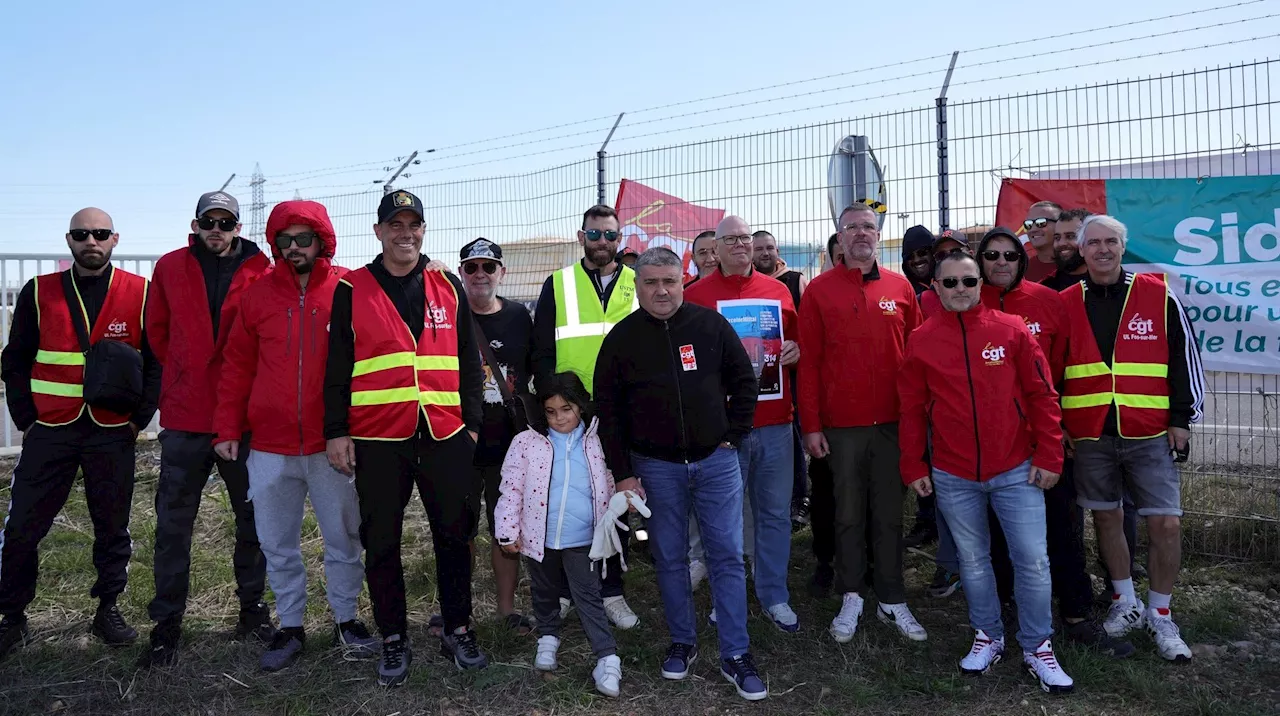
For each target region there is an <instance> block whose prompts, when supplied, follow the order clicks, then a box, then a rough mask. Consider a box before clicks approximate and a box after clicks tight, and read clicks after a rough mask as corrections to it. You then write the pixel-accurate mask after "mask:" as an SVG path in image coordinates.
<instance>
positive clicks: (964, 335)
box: [956, 313, 982, 482]
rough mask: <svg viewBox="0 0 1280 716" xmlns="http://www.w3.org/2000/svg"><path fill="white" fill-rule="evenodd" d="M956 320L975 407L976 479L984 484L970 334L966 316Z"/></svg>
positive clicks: (972, 403) (972, 402)
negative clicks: (970, 357)
mask: <svg viewBox="0 0 1280 716" xmlns="http://www.w3.org/2000/svg"><path fill="white" fill-rule="evenodd" d="M956 320H958V321H960V342H961V345H962V346H963V347H964V372H965V375H966V376H968V378H969V403H970V405H972V406H973V447H974V450H975V452H974V455H975V456H976V457H975V462H976V465H977V471H976V472H974V479H975V480H977V481H978V482H982V440H980V439H979V438H978V397H977V396H976V395H974V392H973V366H972V365H970V363H969V333H968V331H966V330H965V327H964V314H962V313H957V314H956Z"/></svg>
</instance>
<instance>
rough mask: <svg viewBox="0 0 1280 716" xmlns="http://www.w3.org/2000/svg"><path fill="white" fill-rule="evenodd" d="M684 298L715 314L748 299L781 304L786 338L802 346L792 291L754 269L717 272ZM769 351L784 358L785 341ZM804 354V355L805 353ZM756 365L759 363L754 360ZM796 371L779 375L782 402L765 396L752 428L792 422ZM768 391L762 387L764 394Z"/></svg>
mask: <svg viewBox="0 0 1280 716" xmlns="http://www.w3.org/2000/svg"><path fill="white" fill-rule="evenodd" d="M684 298H685V300H686V301H688V302H689V303H694V304H697V305H699V306H703V307H705V308H710V309H711V310H713V311H719V310H720V306H719V302H720V301H735V300H738V299H744V298H763V299H769V300H771V301H778V302H779V303H781V304H782V337H783V338H784V339H785V340H788V341H797V342H799V340H798V339H799V336H797V335H796V331H798V330H799V318H798V317H797V315H796V307H795V305H794V304H793V303H792V301H791V290H790V289H788V288H787V285H786V284H785V283H783V282H781V281H779V280H778V279H776V278H772V277H770V276H766V275H764V274H762V273H760V272H759V271H756V270H754V269H752V271H751V273H750V274H749V275H747V276H725V275H724V274H723V273H721V272H720V271H715V272H713V273H711V274H709V275H708V276H707V277H706V278H704V279H702V280H701V281H698V282H697V283H695V284H693V285H692V286H688V287H686V288H685V292H684ZM730 322H731V323H732V321H730ZM743 343H744V346H746V347H747V353H748V354H754V350H753V347H752V346H750V345H747V342H746V341H744V342H743ZM769 350H770V351H771V352H772V353H773V354H774V355H779V356H780V355H781V352H782V344H781V341H779V342H778V345H776V346H769ZM801 353H802V354H803V351H801ZM753 362H755V361H754V359H753ZM792 370H794V366H791V367H785V368H783V369H782V370H781V371H779V372H778V378H779V381H778V382H779V383H780V384H781V385H780V389H781V391H782V392H781V393H780V394H779V395H780V398H777V399H772V400H766V399H764V398H765V395H766V394H765V393H763V392H762V394H761V399H760V400H757V401H756V416H755V421H754V422H753V423H752V426H751V427H753V428H764V427H768V426H770V425H787V424H789V423H790V422H791V415H792V412H791V386H789V385H788V383H790V382H791V371H792ZM756 377H757V378H760V377H761V372H760V368H757V369H756ZM768 387H769V386H764V385H762V386H761V388H762V390H763V389H767V388H768Z"/></svg>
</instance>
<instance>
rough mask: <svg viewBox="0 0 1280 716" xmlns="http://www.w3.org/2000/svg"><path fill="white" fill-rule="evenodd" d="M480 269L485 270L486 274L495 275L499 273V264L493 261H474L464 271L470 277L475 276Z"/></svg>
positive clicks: (464, 267)
mask: <svg viewBox="0 0 1280 716" xmlns="http://www.w3.org/2000/svg"><path fill="white" fill-rule="evenodd" d="M480 269H484V272H485V273H487V274H495V273H497V272H498V264H497V263H496V262H493V261H472V262H471V263H469V264H465V265H463V267H462V270H463V271H466V272H467V275H468V276H470V275H472V274H474V273H475V272H476V271H479V270H480Z"/></svg>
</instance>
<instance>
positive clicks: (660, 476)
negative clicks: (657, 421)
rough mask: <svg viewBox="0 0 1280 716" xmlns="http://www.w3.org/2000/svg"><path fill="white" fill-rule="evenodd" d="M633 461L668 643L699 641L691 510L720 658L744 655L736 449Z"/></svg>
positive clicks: (744, 587) (743, 570) (744, 600)
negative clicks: (691, 458) (684, 458)
mask: <svg viewBox="0 0 1280 716" xmlns="http://www.w3.org/2000/svg"><path fill="white" fill-rule="evenodd" d="M788 462H790V461H788ZM631 464H632V467H634V468H635V472H636V477H638V478H640V483H641V484H642V485H643V486H644V491H645V495H646V496H647V498H646V500H647V503H648V505H649V509H650V510H652V511H653V516H652V517H650V518H649V551H650V553H651V554H652V555H653V565H654V569H655V571H656V572H657V573H658V592H659V593H660V594H661V595H662V609H663V611H664V612H665V613H666V617H667V631H668V632H670V634H671V641H672V642H676V643H679V644H696V643H697V629H696V628H695V623H696V622H695V619H694V614H693V585H692V584H691V583H690V581H689V511H690V509H692V510H693V511H694V513H695V514H696V515H697V517H698V527H699V528H700V530H701V532H702V547H703V550H704V551H705V552H706V559H707V572H708V574H709V578H710V581H711V601H712V604H713V605H714V606H715V609H716V624H717V631H718V632H719V634H720V657H721V658H730V657H735V656H741V655H743V654H745V653H747V651H748V650H749V648H750V640H749V639H748V637H747V572H746V568H745V567H744V566H743V563H742V472H741V469H740V468H739V467H738V453H737V451H735V450H729V449H728V448H717V449H716V451H715V452H714V453H712V454H711V455H710V456H709V457H706V458H703V459H702V460H698V461H697V462H691V463H689V464H687V465H686V464H683V463H677V462H666V461H664V460H656V459H654V458H648V457H644V456H642V455H636V454H632V456H631Z"/></svg>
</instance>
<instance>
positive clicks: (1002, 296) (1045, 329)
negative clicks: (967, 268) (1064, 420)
mask: <svg viewBox="0 0 1280 716" xmlns="http://www.w3.org/2000/svg"><path fill="white" fill-rule="evenodd" d="M982 305H984V306H986V307H987V308H990V309H992V310H995V311H1004V312H1005V313H1008V314H1010V315H1012V316H1017V317H1018V318H1021V319H1022V322H1023V323H1024V324H1026V326H1027V330H1029V331H1031V335H1032V336H1033V337H1035V339H1036V342H1037V343H1039V344H1040V350H1041V351H1043V352H1044V355H1045V358H1048V359H1049V367H1050V369H1051V372H1050V375H1052V376H1053V384H1054V385H1055V386H1056V385H1058V384H1059V383H1060V382H1061V381H1062V371H1063V370H1064V369H1065V367H1066V363H1067V316H1066V309H1065V308H1064V307H1063V305H1062V298H1061V296H1059V295H1058V292H1057V291H1054V290H1053V289H1051V288H1049V287H1048V286H1041V285H1040V284H1038V283H1028V282H1027V281H1026V280H1022V281H1018V282H1017V283H1015V284H1014V285H1013V288H1012V289H1011V290H1009V291H1008V292H1006V291H1004V290H1002V289H1000V288H999V287H997V286H993V285H991V284H984V285H983V286H982Z"/></svg>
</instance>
